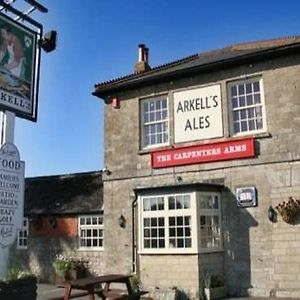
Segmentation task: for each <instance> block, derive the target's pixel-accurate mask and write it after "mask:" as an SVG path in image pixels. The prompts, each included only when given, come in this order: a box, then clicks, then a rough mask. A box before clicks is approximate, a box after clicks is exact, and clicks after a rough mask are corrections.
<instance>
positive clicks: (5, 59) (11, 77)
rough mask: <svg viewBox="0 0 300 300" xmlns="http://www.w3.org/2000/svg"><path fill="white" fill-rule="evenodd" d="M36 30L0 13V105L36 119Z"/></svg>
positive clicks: (37, 49)
mask: <svg viewBox="0 0 300 300" xmlns="http://www.w3.org/2000/svg"><path fill="white" fill-rule="evenodd" d="M39 51H40V50H39V47H38V45H37V33H36V32H34V31H32V30H31V29H29V28H27V27H25V26H23V25H22V24H20V23H17V22H16V21H14V20H12V19H10V18H8V17H7V16H4V15H2V14H0V109H1V110H8V111H12V112H14V113H15V114H16V115H17V116H18V117H21V118H25V119H29V120H33V121H35V120H36V108H37V103H36V102H37V84H38V83H37V78H38V72H39V67H38V66H39V64H38V59H37V58H38V56H39V53H40V52H39Z"/></svg>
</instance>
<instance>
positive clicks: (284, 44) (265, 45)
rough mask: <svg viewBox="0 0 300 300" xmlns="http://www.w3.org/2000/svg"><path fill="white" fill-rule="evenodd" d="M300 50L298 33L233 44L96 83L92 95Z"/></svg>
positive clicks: (104, 96)
mask: <svg viewBox="0 0 300 300" xmlns="http://www.w3.org/2000/svg"><path fill="white" fill-rule="evenodd" d="M299 50H300V36H290V37H283V38H277V39H270V40H262V41H255V42H247V43H240V44H234V45H231V46H229V47H225V48H222V49H217V50H213V51H208V52H204V53H199V54H195V55H191V56H189V57H186V58H183V59H180V60H176V61H173V62H171V63H167V64H163V65H160V66H157V67H154V68H151V69H150V70H147V71H145V72H143V73H139V74H135V73H134V74H129V75H126V76H124V77H120V78H116V79H113V80H110V81H106V82H102V83H98V84H95V90H94V92H93V95H95V96H97V97H100V98H103V99H106V98H107V97H108V96H112V95H113V94H114V93H117V92H119V91H123V90H126V89H133V88H136V87H141V86H143V85H147V84H153V83H156V82H161V81H162V80H171V79H175V78H176V77H179V76H183V75H189V74H193V73H199V72H204V71H209V70H216V69H220V68H224V67H226V66H233V65H237V64H243V63H251V61H257V60H263V59H266V58H270V57H272V56H273V57H274V56H276V55H284V54H289V53H292V51H298V52H299Z"/></svg>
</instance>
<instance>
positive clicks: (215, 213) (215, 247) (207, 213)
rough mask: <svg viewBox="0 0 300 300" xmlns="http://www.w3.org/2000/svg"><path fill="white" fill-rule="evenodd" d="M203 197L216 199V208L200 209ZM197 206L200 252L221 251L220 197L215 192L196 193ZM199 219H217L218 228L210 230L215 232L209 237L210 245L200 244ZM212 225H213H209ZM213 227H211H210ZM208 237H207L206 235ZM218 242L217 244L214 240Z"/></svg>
mask: <svg viewBox="0 0 300 300" xmlns="http://www.w3.org/2000/svg"><path fill="white" fill-rule="evenodd" d="M203 197H211V198H215V199H217V202H218V208H202V207H201V201H202V199H203ZM197 204H198V221H199V230H198V232H199V250H200V252H214V251H222V250H223V234H222V232H223V230H222V215H221V209H222V208H221V195H220V193H215V192H199V193H197ZM201 217H209V218H210V217H217V218H218V227H217V228H212V231H213V230H214V231H215V232H214V233H213V234H212V235H211V237H210V238H211V245H210V246H207V245H203V244H202V224H201ZM211 225H214V224H211ZM212 227H213V226H212ZM208 237H209V235H208ZM217 239H218V240H219V243H218V244H217V243H216V242H215V240H217Z"/></svg>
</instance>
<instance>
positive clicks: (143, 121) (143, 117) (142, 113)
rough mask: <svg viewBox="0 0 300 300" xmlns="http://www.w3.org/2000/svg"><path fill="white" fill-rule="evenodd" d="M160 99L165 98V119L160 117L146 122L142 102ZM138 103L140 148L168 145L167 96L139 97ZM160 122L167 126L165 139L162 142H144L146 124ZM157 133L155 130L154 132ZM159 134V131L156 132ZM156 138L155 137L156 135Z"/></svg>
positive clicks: (168, 118)
mask: <svg viewBox="0 0 300 300" xmlns="http://www.w3.org/2000/svg"><path fill="white" fill-rule="evenodd" d="M161 100H166V103H167V107H166V109H167V116H166V118H165V119H161V120H158V121H157V120H154V121H148V122H146V120H145V113H144V103H146V102H150V101H161ZM139 105H140V132H141V134H140V139H141V140H140V145H141V149H143V150H146V149H152V148H157V147H162V146H166V145H169V139H170V111H169V99H168V97H167V95H161V96H157V97H151V98H144V99H140V102H139ZM161 123H166V124H165V126H166V127H167V129H166V134H167V139H166V140H165V141H162V142H157V143H153V144H150V143H149V144H147V145H146V144H145V126H146V125H149V126H150V125H156V124H161ZM156 134H157V132H156ZM158 134H161V133H158ZM156 138H157V137H156Z"/></svg>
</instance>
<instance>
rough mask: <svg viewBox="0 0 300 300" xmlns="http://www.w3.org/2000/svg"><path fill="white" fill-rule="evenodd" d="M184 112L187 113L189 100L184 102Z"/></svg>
mask: <svg viewBox="0 0 300 300" xmlns="http://www.w3.org/2000/svg"><path fill="white" fill-rule="evenodd" d="M183 103H184V112H186V111H189V100H184V102H183Z"/></svg>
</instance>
